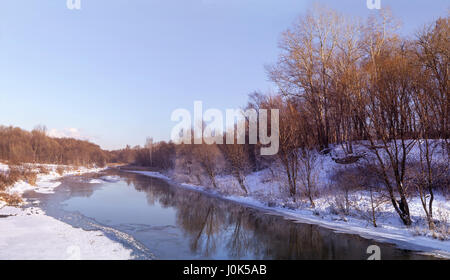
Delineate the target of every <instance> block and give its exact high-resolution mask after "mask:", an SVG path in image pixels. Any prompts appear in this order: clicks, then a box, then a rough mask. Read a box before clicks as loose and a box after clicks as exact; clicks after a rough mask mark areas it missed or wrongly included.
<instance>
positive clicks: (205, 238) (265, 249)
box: [120, 173, 429, 259]
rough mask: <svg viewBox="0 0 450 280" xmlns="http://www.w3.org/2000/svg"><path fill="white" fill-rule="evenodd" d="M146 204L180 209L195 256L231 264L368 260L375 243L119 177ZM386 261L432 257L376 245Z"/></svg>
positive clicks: (180, 224) (181, 224) (131, 176)
mask: <svg viewBox="0 0 450 280" xmlns="http://www.w3.org/2000/svg"><path fill="white" fill-rule="evenodd" d="M120 175H121V176H122V177H123V178H124V179H125V181H126V183H127V184H128V185H129V186H130V187H134V188H135V189H136V190H137V191H140V192H144V193H145V194H146V199H147V203H148V204H149V205H155V204H156V203H158V204H159V205H161V206H162V207H163V208H174V209H175V210H176V214H175V215H176V226H177V227H178V228H179V229H180V230H181V232H182V233H183V236H184V238H185V239H186V240H187V241H188V243H189V249H190V251H191V253H192V255H193V256H194V255H200V256H201V257H202V258H217V257H219V258H220V256H223V255H225V256H226V257H225V258H229V259H248V258H251V259H366V258H367V255H366V249H367V247H368V246H369V245H372V244H377V243H376V242H373V241H369V240H366V239H363V238H361V237H359V236H353V235H348V234H339V233H335V232H333V231H331V230H328V229H325V228H321V227H318V226H315V225H308V224H300V223H295V222H293V221H288V220H285V219H284V218H282V217H280V216H276V215H271V214H267V213H261V212H260V211H259V210H255V209H252V208H247V207H243V206H240V205H238V204H235V203H231V202H228V201H223V200H221V199H216V198H213V197H211V196H208V195H205V194H202V193H199V192H196V191H192V190H186V189H183V188H180V187H176V186H172V185H170V184H168V183H167V182H165V181H162V180H158V179H153V178H148V177H144V176H141V175H136V174H128V173H126V174H120ZM378 245H379V246H380V247H381V252H382V258H384V259H423V258H429V257H426V256H422V255H417V254H413V253H411V252H408V251H404V250H399V249H397V248H395V247H394V246H390V245H386V244H378Z"/></svg>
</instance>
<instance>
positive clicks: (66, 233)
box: [0, 206, 132, 260]
mask: <svg viewBox="0 0 450 280" xmlns="http://www.w3.org/2000/svg"><path fill="white" fill-rule="evenodd" d="M0 215H1V216H2V218H0V259H2V260H16V259H20V260H29V259H31V260H34V259H39V260H42V259H46V260H48V259H51V260H53V259H55V260H64V259H86V260H94V259H102V260H103V259H108V260H109V259H111V260H121V259H130V258H132V256H131V254H132V251H131V250H129V249H126V248H125V247H124V246H123V245H122V244H120V243H117V242H114V241H112V240H110V239H109V238H107V237H106V236H105V235H104V234H103V233H102V232H101V231H85V230H83V229H80V228H74V227H72V226H70V225H68V224H66V223H63V222H61V221H59V220H57V219H55V218H52V217H49V216H46V215H45V213H44V212H43V211H42V210H41V209H39V208H37V207H30V208H25V209H21V208H16V207H9V206H6V207H3V208H1V209H0ZM5 216H6V217H5ZM3 217H4V218H3Z"/></svg>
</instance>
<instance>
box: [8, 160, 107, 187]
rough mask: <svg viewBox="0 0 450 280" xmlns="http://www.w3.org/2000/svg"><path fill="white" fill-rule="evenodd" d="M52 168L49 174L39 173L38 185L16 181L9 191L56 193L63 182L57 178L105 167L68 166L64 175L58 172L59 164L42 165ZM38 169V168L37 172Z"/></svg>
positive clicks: (96, 170) (99, 169)
mask: <svg viewBox="0 0 450 280" xmlns="http://www.w3.org/2000/svg"><path fill="white" fill-rule="evenodd" d="M41 166H44V167H46V168H47V169H48V170H50V172H49V174H38V175H37V180H36V186H32V185H30V184H28V183H27V182H24V181H19V182H16V183H15V184H14V185H13V186H12V187H10V188H8V190H7V192H8V193H9V194H19V195H22V194H23V193H25V192H26V191H31V190H33V191H35V192H37V193H46V194H49V193H54V189H55V188H57V187H59V185H60V184H61V182H59V181H56V180H57V179H59V178H61V177H63V176H67V175H81V174H84V173H92V172H99V171H101V170H104V168H87V167H79V168H76V169H73V170H72V169H70V168H69V167H67V166H66V170H65V171H64V173H63V174H62V175H60V174H59V173H58V172H56V170H57V168H58V166H57V165H52V164H46V165H41ZM37 171H38V170H36V172H37Z"/></svg>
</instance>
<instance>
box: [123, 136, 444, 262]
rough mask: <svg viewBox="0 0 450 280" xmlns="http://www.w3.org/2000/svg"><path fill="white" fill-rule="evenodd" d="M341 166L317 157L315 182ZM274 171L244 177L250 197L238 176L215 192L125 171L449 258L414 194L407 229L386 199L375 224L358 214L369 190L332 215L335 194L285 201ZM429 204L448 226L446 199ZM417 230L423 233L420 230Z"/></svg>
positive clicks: (221, 181)
mask: <svg viewBox="0 0 450 280" xmlns="http://www.w3.org/2000/svg"><path fill="white" fill-rule="evenodd" d="M416 150H418V148H415V149H413V150H412V151H411V152H412V155H414V154H415V153H417V151H416ZM340 152H341V151H340V150H339V148H335V149H334V151H333V153H334V155H333V156H335V155H336V154H339V153H340ZM355 152H356V153H361V152H364V147H361V146H360V145H359V146H356V145H355ZM436 157H437V158H438V160H441V159H440V158H439V157H440V154H439V153H437V154H436ZM341 166H342V165H340V164H337V163H335V162H334V161H333V160H332V158H331V155H318V160H317V168H316V172H317V174H316V175H317V180H318V185H320V186H328V185H329V183H330V179H329V176H330V174H332V173H333V170H335V169H336V168H340V167H341ZM272 168H273V167H272ZM273 171H274V170H273V169H272V170H270V169H264V170H261V171H258V172H254V173H251V174H249V175H247V176H246V177H245V185H246V187H247V189H248V191H249V196H243V193H242V191H241V190H240V187H239V185H238V183H237V180H236V179H235V178H234V177H233V176H231V175H220V176H217V177H216V183H217V185H218V186H219V190H216V189H214V188H212V187H210V188H208V187H205V186H201V185H199V184H192V183H191V182H179V181H177V180H176V179H174V178H175V176H171V177H173V178H172V179H171V178H168V177H167V176H165V175H162V174H160V173H158V172H145V171H130V172H134V173H138V174H142V175H146V176H150V177H156V178H162V179H166V180H170V181H174V182H177V183H179V185H180V186H181V187H184V188H189V189H192V190H196V191H200V192H206V193H208V194H209V195H213V196H217V197H220V198H222V199H226V200H230V201H234V202H238V203H240V204H244V205H247V206H251V207H255V208H259V209H262V210H264V211H270V212H276V213H277V214H279V215H282V216H285V217H287V218H289V219H293V220H296V221H298V222H301V223H312V224H318V225H321V226H323V227H326V228H329V229H333V230H336V231H339V232H345V233H351V234H358V235H360V236H362V237H364V238H369V239H375V240H377V241H380V242H388V243H394V244H396V245H397V246H399V247H400V248H403V249H410V250H419V251H423V252H426V253H429V254H433V255H438V256H441V257H445V258H450V240H445V241H441V240H439V239H435V238H433V237H432V236H431V233H430V232H429V231H427V226H426V224H425V223H424V222H423V221H424V217H425V215H424V213H423V212H424V211H423V208H422V205H421V202H420V199H419V198H413V199H411V200H410V201H409V207H410V212H411V217H412V219H413V221H414V222H415V224H414V225H413V227H410V228H408V227H406V226H404V225H403V223H402V222H401V220H400V219H399V217H398V215H397V213H395V210H394V209H393V207H392V205H391V204H390V203H389V202H387V203H384V204H382V205H381V206H380V208H379V210H378V211H379V217H377V225H378V227H374V226H373V225H372V223H371V222H370V221H369V219H367V217H364V216H363V215H365V214H366V212H367V211H368V210H369V205H370V194H369V193H368V192H364V191H357V192H354V193H352V196H353V201H352V202H353V203H354V204H355V207H356V208H357V209H360V210H359V212H358V211H353V212H351V213H350V214H349V215H342V214H337V213H335V211H333V207H334V203H333V202H334V201H335V200H336V199H339V198H337V197H336V195H334V194H330V193H328V194H327V193H326V192H324V193H323V194H321V195H320V197H317V198H315V200H314V202H315V208H310V206H309V204H308V203H307V202H297V203H293V202H292V201H291V202H289V201H288V200H287V199H286V194H285V193H284V192H285V191H284V190H283V188H282V186H283V185H284V184H285V178H284V177H283V175H282V174H281V173H280V172H278V173H277V170H275V173H276V174H278V175H277V176H275V177H274V176H272V174H273V173H272V172H273ZM278 171H279V170H278ZM433 208H434V213H435V218H439V217H438V213H439V215H440V216H441V217H443V218H442V219H441V220H442V221H443V222H444V223H447V224H448V222H450V220H449V219H450V203H449V201H448V199H447V198H446V197H444V196H442V195H439V194H435V202H434V207H433ZM365 211H366V212H365ZM447 218H448V219H447ZM420 222H422V224H421V223H420ZM417 227H419V229H418V228H417ZM421 231H424V232H425V233H421Z"/></svg>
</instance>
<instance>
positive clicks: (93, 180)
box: [89, 179, 103, 184]
mask: <svg viewBox="0 0 450 280" xmlns="http://www.w3.org/2000/svg"><path fill="white" fill-rule="evenodd" d="M89 183H90V184H101V183H103V181H102V180H99V179H92V180H90V181H89Z"/></svg>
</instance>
